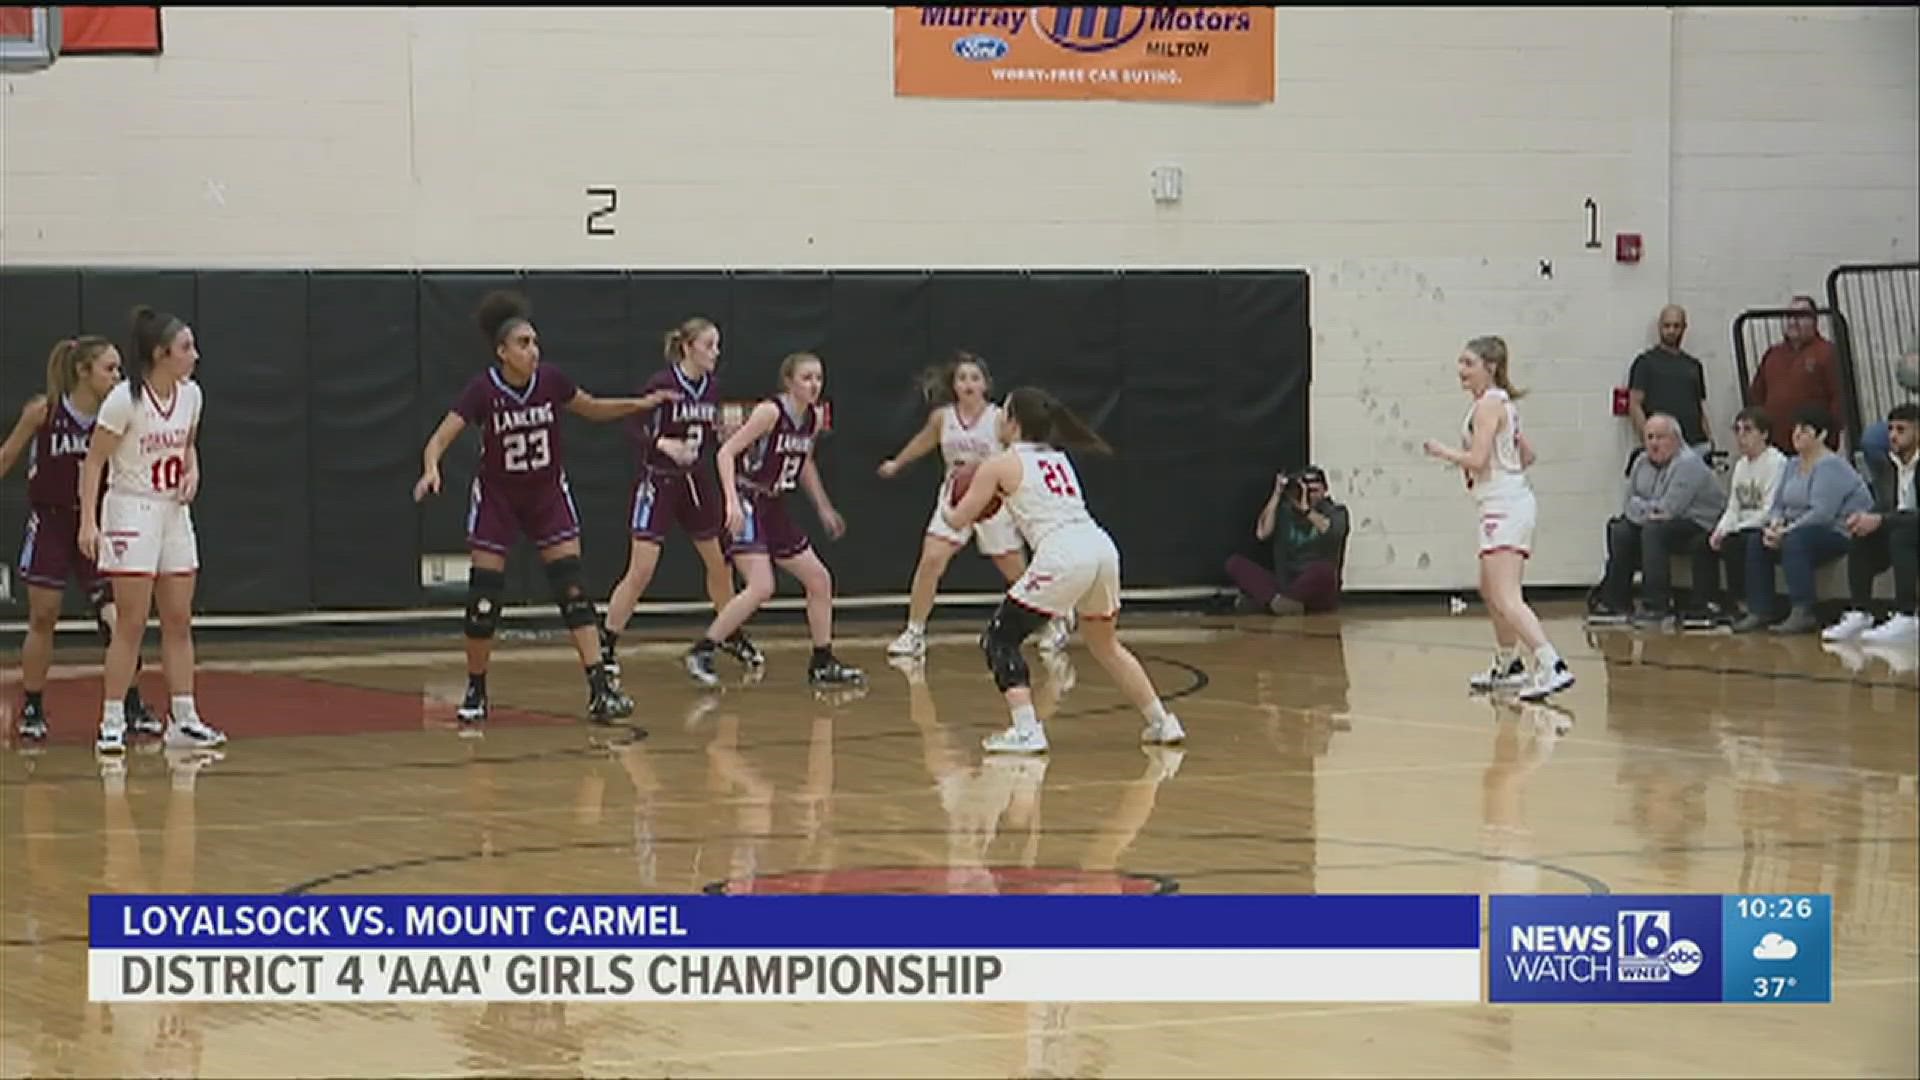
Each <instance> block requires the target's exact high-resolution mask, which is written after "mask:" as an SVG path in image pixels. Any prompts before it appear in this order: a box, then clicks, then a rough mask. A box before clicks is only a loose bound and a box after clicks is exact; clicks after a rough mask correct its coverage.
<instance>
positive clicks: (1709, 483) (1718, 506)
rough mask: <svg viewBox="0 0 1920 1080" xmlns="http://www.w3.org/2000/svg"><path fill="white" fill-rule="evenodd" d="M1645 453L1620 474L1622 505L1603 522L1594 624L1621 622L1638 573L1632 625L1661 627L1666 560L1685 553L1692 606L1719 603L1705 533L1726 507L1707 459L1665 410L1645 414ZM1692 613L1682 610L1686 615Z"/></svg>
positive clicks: (1667, 587)
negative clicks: (1603, 565)
mask: <svg viewBox="0 0 1920 1080" xmlns="http://www.w3.org/2000/svg"><path fill="white" fill-rule="evenodd" d="M1644 443H1645V446H1646V453H1644V454H1642V455H1640V457H1639V459H1638V460H1637V461H1635V462H1634V463H1633V471H1632V472H1631V473H1630V474H1628V477H1627V498H1626V505H1625V507H1623V508H1622V512H1621V514H1620V516H1618V517H1616V518H1614V519H1613V520H1612V521H1609V522H1607V573H1606V577H1605V579H1604V580H1603V581H1602V582H1601V584H1600V599H1599V602H1598V603H1597V604H1596V605H1595V606H1594V608H1593V611H1592V612H1591V613H1590V614H1589V615H1588V617H1587V618H1588V621H1589V622H1592V623H1595V624H1609V623H1614V624H1617V623H1623V622H1626V621H1627V617H1628V616H1627V612H1628V608H1629V605H1630V603H1631V599H1632V596H1631V594H1632V590H1633V573H1634V571H1635V570H1638V571H1640V576H1641V604H1642V607H1641V610H1640V612H1639V613H1638V614H1637V615H1635V616H1634V620H1635V621H1636V622H1644V623H1656V624H1657V623H1662V622H1664V621H1665V620H1666V619H1667V617H1668V613H1669V612H1668V609H1669V607H1670V606H1671V604H1672V573H1671V570H1670V567H1669V565H1668V557H1669V556H1671V555H1679V554H1687V553H1689V552H1690V553H1692V555H1693V580H1694V582H1695V583H1696V585H1697V586H1698V587H1697V588H1696V589H1695V595H1694V597H1693V604H1694V606H1695V607H1704V606H1705V605H1706V604H1707V603H1709V602H1710V601H1715V600H1718V599H1719V597H1718V596H1716V595H1708V594H1710V593H1715V592H1717V591H1718V589H1717V588H1716V586H1717V585H1718V583H1719V580H1720V574H1719V568H1718V566H1717V565H1716V564H1715V561H1714V553H1713V549H1712V548H1710V547H1709V546H1708V545H1707V542H1706V541H1707V535H1708V534H1709V533H1711V532H1712V531H1713V526H1714V524H1715V523H1716V522H1718V521H1719V520H1720V514H1721V512H1722V511H1724V510H1725V509H1726V508H1727V493H1726V492H1724V491H1722V490H1720V483H1719V481H1718V480H1716V479H1715V478H1714V475H1713V470H1712V469H1711V468H1710V467H1708V465H1707V463H1706V461H1705V460H1704V459H1702V458H1701V457H1700V455H1699V454H1697V453H1695V452H1694V451H1693V449H1692V448H1691V447H1689V446H1687V445H1685V444H1684V443H1682V442H1681V439H1680V425H1679V424H1678V423H1676V422H1675V421H1674V419H1673V417H1671V416H1668V415H1667V414H1665V413H1655V414H1654V415H1652V416H1649V417H1647V429H1646V435H1645V437H1644ZM1695 614H1697V613H1695V612H1691V611H1690V612H1688V615H1689V617H1690V618H1691V617H1692V616H1694V615H1695Z"/></svg>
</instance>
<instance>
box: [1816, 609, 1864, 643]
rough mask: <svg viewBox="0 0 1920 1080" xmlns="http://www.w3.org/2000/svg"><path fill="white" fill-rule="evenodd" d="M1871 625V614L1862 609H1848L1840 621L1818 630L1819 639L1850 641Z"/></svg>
mask: <svg viewBox="0 0 1920 1080" xmlns="http://www.w3.org/2000/svg"><path fill="white" fill-rule="evenodd" d="M1872 626H1873V616H1871V615H1868V614H1867V613H1866V612H1864V611H1849V612H1847V613H1846V614H1845V615H1842V616H1840V621H1839V622H1837V623H1834V624H1833V625H1832V626H1829V627H1827V628H1826V629H1825V630H1822V631H1820V640H1821V641H1852V640H1853V639H1854V638H1857V637H1859V636H1860V634H1861V632H1862V631H1864V630H1868V629H1870V628H1871V627H1872Z"/></svg>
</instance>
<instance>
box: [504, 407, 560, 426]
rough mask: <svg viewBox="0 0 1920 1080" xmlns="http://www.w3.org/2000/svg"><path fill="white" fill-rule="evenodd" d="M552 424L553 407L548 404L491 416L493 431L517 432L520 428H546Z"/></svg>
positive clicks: (510, 410)
mask: <svg viewBox="0 0 1920 1080" xmlns="http://www.w3.org/2000/svg"><path fill="white" fill-rule="evenodd" d="M551 423H553V406H552V405H551V404H548V403H542V404H539V405H533V406H530V407H528V408H525V409H502V410H500V411H499V412H497V413H494V414H493V430H495V431H518V430H519V429H521V428H534V427H546V426H547V425H548V424H551Z"/></svg>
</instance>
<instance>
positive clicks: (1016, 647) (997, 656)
mask: <svg viewBox="0 0 1920 1080" xmlns="http://www.w3.org/2000/svg"><path fill="white" fill-rule="evenodd" d="M1045 622H1046V619H1045V617H1043V616H1041V615H1039V614H1037V613H1035V612H1032V611H1028V610H1027V609H1026V608H1023V607H1021V606H1019V605H1018V604H1015V603H1013V602H1012V601H1010V600H1002V601H1000V606H999V608H997V609H995V611H994V613H993V618H992V619H991V620H989V621H988V623H987V629H986V630H985V632H983V633H982V634H981V635H980V651H981V652H983V653H985V654H986V657H987V670H988V671H991V672H993V685H995V686H997V687H999V688H1000V691H1001V692H1002V693H1005V692H1006V691H1008V690H1012V689H1013V688H1014V687H1017V686H1028V685H1031V682H1030V679H1029V677H1028V673H1027V658H1026V657H1024V656H1021V655H1020V643H1021V642H1023V641H1025V640H1027V636H1028V635H1030V634H1032V633H1033V632H1034V631H1035V630H1038V629H1039V628H1040V626H1041V624H1043V623H1045Z"/></svg>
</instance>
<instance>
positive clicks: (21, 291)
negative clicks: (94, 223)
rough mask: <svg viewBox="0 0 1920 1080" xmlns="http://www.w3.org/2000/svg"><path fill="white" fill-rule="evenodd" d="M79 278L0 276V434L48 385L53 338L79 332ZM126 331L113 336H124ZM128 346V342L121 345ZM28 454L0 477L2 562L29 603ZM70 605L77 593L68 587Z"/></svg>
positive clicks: (41, 273)
mask: <svg viewBox="0 0 1920 1080" xmlns="http://www.w3.org/2000/svg"><path fill="white" fill-rule="evenodd" d="M80 325H81V324H80V279H79V277H78V275H76V274H74V273H73V272H72V271H64V270H20V271H8V272H7V273H6V275H5V276H4V277H0V439H4V438H6V435H7V433H9V432H11V431H13V426H14V425H15V424H17V423H19V422H20V409H21V408H22V407H23V406H24V405H26V403H27V401H28V400H29V399H30V398H32V397H33V396H34V395H35V394H44V393H46V389H47V354H49V353H51V352H52V351H53V343H54V342H56V341H58V340H60V339H61V338H64V337H72V336H74V335H75V334H78V333H79V332H80ZM125 336H126V335H124V334H119V335H115V340H116V341H118V340H121V339H122V338H124V337H125ZM121 348H122V349H124V348H126V346H125V345H122V346H121ZM27 457H28V454H27V453H26V452H22V453H21V455H20V460H19V462H18V463H16V464H15V465H14V467H13V471H12V472H11V473H9V474H8V475H7V476H6V477H5V478H4V482H0V562H4V563H6V564H7V566H8V567H10V568H11V570H10V573H11V574H12V575H13V576H12V584H13V593H14V598H15V601H16V602H17V603H19V604H21V605H23V606H24V605H25V603H26V595H27V587H26V583H25V582H22V581H21V580H20V576H19V569H20V568H19V565H18V563H19V559H20V549H21V546H22V545H23V544H24V543H25V540H26V527H27V483H26V477H27ZM67 604H68V607H69V610H75V611H77V610H79V609H80V607H81V604H80V600H79V597H78V596H77V594H76V593H75V592H74V590H72V589H69V590H67Z"/></svg>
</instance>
